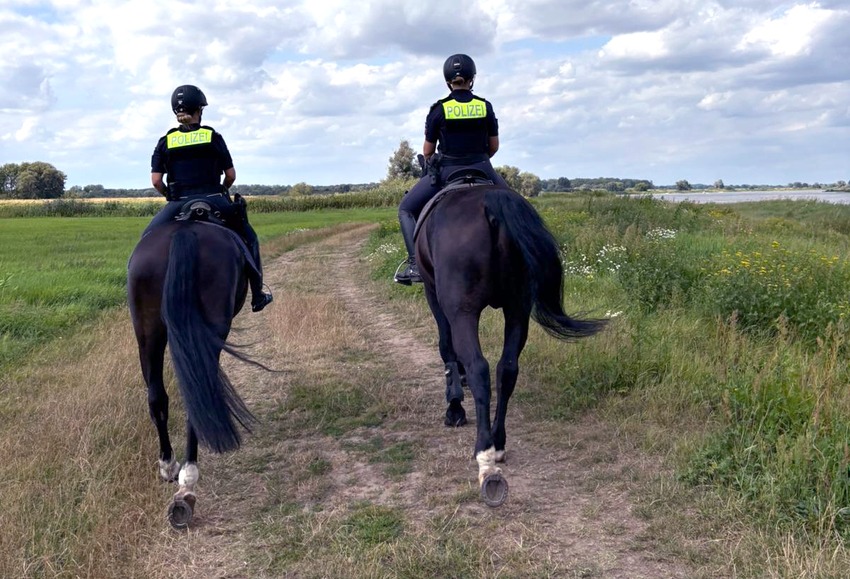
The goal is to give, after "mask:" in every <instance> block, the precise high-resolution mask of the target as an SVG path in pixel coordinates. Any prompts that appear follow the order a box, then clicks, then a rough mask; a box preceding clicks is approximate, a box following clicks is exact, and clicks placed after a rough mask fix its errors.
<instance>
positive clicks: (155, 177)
mask: <svg viewBox="0 0 850 579" xmlns="http://www.w3.org/2000/svg"><path fill="white" fill-rule="evenodd" d="M163 175H164V173H151V185H153V188H154V189H156V190H157V191H159V194H160V195H165V183H164V182H163V181H162V176H163Z"/></svg>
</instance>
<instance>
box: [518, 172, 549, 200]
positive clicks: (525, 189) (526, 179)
mask: <svg viewBox="0 0 850 579" xmlns="http://www.w3.org/2000/svg"><path fill="white" fill-rule="evenodd" d="M519 181H520V185H519V190H518V191H519V193H520V194H522V195H523V196H525V197H537V196H538V195H539V194H540V190H541V189H542V188H543V185H542V184H541V183H540V177H538V176H537V175H535V174H534V173H520V176H519Z"/></svg>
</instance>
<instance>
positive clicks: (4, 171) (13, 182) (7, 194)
mask: <svg viewBox="0 0 850 579" xmlns="http://www.w3.org/2000/svg"><path fill="white" fill-rule="evenodd" d="M20 171H21V167H20V165H16V164H15V163H6V164H5V165H3V166H0V198H4V199H11V198H12V197H14V196H15V189H17V187H18V173H19V172H20Z"/></svg>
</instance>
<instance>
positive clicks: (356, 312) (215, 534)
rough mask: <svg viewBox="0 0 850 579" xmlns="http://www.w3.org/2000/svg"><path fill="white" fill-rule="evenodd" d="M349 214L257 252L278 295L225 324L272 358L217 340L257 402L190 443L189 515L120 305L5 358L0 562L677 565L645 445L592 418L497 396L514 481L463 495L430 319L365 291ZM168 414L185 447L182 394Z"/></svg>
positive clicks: (404, 303) (429, 570) (237, 568)
mask: <svg viewBox="0 0 850 579" xmlns="http://www.w3.org/2000/svg"><path fill="white" fill-rule="evenodd" d="M361 227H362V226H357V227H355V228H354V229H350V228H345V229H340V230H337V232H336V233H337V234H336V235H334V236H332V237H331V238H330V239H329V240H328V241H327V242H322V241H319V242H317V243H315V244H312V245H310V246H309V247H305V248H303V249H299V250H298V251H296V252H292V253H289V254H287V255H284V256H283V257H281V258H279V259H278V260H272V259H268V260H267V261H266V264H267V276H268V283H269V284H270V285H271V286H272V287H273V288H274V289H275V303H274V304H272V306H270V307H269V308H268V309H267V310H266V311H264V312H263V314H261V315H255V314H251V313H250V312H248V313H245V314H243V315H241V316H240V317H239V318H238V319H237V326H238V327H240V328H241V329H240V330H239V331H237V332H235V334H234V336H233V338H234V341H236V342H237V343H239V342H249V343H254V346H252V347H251V348H250V351H251V353H252V354H253V355H254V356H255V357H256V358H257V359H259V360H260V361H262V362H265V363H267V364H269V365H271V366H272V367H274V368H276V369H278V370H280V371H279V372H275V373H267V372H264V371H262V370H260V369H257V368H255V367H252V366H247V365H244V364H241V363H238V362H236V361H233V360H230V359H227V360H226V361H225V368H226V370H227V372H228V374H229V375H230V376H231V379H232V381H233V382H234V384H235V385H236V387H237V389H238V390H239V392H240V393H241V394H242V395H243V397H244V398H245V400H246V402H247V403H248V404H249V406H250V407H251V409H252V410H253V411H254V412H255V413H256V415H257V416H258V418H259V422H258V424H257V425H256V428H255V430H254V432H253V433H252V434H251V435H249V436H247V437H246V442H245V444H244V446H243V448H241V449H240V450H239V451H237V452H235V453H232V454H228V455H220V456H211V455H209V454H208V453H204V452H202V455H201V459H200V470H201V477H202V478H201V483H200V486H199V506H198V510H197V512H196V519H195V521H194V523H193V526H192V528H191V529H190V530H189V531H188V532H185V533H175V532H173V531H171V530H170V528H168V526H167V524H166V523H165V520H164V516H163V515H164V509H165V505H166V502H167V499H168V496H169V495H170V493H171V492H173V489H172V487H170V486H166V485H161V484H159V483H158V482H157V481H156V476H155V469H154V462H155V458H156V454H157V448H156V439H155V434H154V430H153V427H152V426H151V424H150V422H149V419H148V415H147V404H146V396H145V391H144V387H143V385H142V381H141V377H140V376H139V371H138V363H137V360H136V351H135V344H134V340H133V338H132V335H131V332H130V329H129V321H128V320H127V317H126V313H124V312H123V311H121V312H113V313H111V314H110V315H108V316H106V317H105V318H104V319H103V320H102V321H101V323H99V324H98V325H96V326H93V327H92V328H91V329H90V331H88V332H86V333H85V335H84V336H82V337H81V340H80V341H79V342H77V341H75V342H69V343H68V344H64V345H57V346H56V347H54V348H52V349H51V350H50V351H49V352H45V355H44V356H43V357H42V358H41V359H40V360H39V364H36V365H34V366H32V367H31V368H29V369H25V370H22V371H21V372H19V373H18V374H17V375H16V376H15V377H13V378H11V379H9V378H7V379H5V381H4V382H2V389H3V391H2V396H0V400H3V406H2V407H0V408H2V416H3V419H4V420H3V425H2V426H0V435H2V436H0V453H2V455H3V456H5V457H9V458H8V459H7V460H6V461H5V463H4V464H3V466H2V467H0V469H2V471H0V477H2V478H0V480H2V481H3V482H2V494H0V501H2V504H0V507H2V508H0V528H2V529H3V532H2V535H0V537H2V539H0V576H4V577H5V576H9V577H77V576H80V577H105V578H111V577H168V578H173V577H205V578H206V577H222V578H223V577H251V578H255V577H497V576H498V577H635V578H636V577H683V576H695V575H694V574H693V573H689V572H688V571H687V569H686V567H685V566H683V565H681V564H679V563H677V562H676V557H677V553H679V552H680V551H676V550H675V549H673V548H671V549H669V550H666V551H665V550H663V549H660V548H659V545H658V544H657V543H656V542H655V541H654V540H653V539H652V538H651V537H649V536H647V532H648V527H647V525H646V524H645V523H643V522H642V520H641V519H640V517H639V516H636V515H635V514H634V513H633V512H632V509H633V507H634V505H633V504H632V503H631V499H630V492H631V490H632V486H633V485H634V484H642V483H643V482H644V480H645V478H646V477H647V474H646V473H647V472H651V471H652V469H653V463H652V462H651V461H648V462H643V461H642V459H641V457H640V456H632V455H633V454H634V450H635V449H634V447H633V446H632V445H631V444H629V443H628V442H621V441H617V440H616V437H615V434H616V433H614V432H612V430H611V429H610V427H609V425H606V424H604V423H601V422H595V421H593V420H585V421H576V422H573V423H551V422H546V421H542V420H537V419H534V418H531V417H530V415H531V414H533V413H530V412H529V413H528V414H524V410H523V408H522V405H521V404H518V405H516V406H515V407H513V408H512V410H511V415H510V417H509V427H510V428H511V430H510V432H509V437H510V438H509V459H508V460H509V462H508V464H507V465H506V469H507V470H506V472H507V474H508V477H509V480H510V484H511V498H510V499H509V501H508V503H506V504H505V505H504V506H503V507H501V508H499V509H488V508H487V507H485V506H483V505H482V504H481V502H480V501H479V499H478V496H477V495H478V493H477V489H476V488H475V487H474V480H475V467H474V462H473V461H472V460H471V449H472V445H473V440H474V431H473V430H472V428H464V429H447V428H445V427H443V426H442V414H443V410H444V402H443V388H444V381H443V379H442V373H441V370H442V363H441V362H440V360H439V358H438V355H437V352H436V347H435V344H434V340H435V332H434V327H433V321H432V320H431V319H430V316H429V314H428V312H427V309H425V308H423V305H422V304H421V303H413V302H411V301H409V300H397V301H393V302H392V303H389V304H388V303H387V302H386V301H385V300H384V299H383V298H382V297H381V296H380V294H377V293H376V287H375V284H372V283H370V282H369V281H368V273H367V272H366V271H365V270H366V268H367V265H365V264H363V263H359V262H358V257H357V255H358V254H357V249H356V244H357V243H358V242H359V241H360V240H362V237H363V235H364V233H365V232H364V231H362V230H361V229H360V228H361ZM349 229H350V230H349ZM304 235H306V236H311V235H317V234H315V233H312V232H306V233H305V234H304ZM318 235H319V237H321V234H318ZM287 237H289V236H287ZM290 241H291V240H290ZM302 241H303V240H302ZM267 245H271V244H267ZM265 249H266V250H267V251H269V252H275V253H276V252H278V251H279V252H283V251H285V248H283V249H282V248H280V247H278V248H272V247H265ZM328 272H333V275H332V276H331V277H330V278H329V277H328ZM380 291H384V290H380ZM521 386H522V387H524V386H526V385H524V384H523V385H521ZM172 390H173V388H172ZM177 398H178V397H177V396H172V401H173V402H176V399H177ZM467 409H468V410H471V405H470V401H469V399H468V402H467ZM171 416H172V420H171V422H172V425H173V426H172V434H173V435H174V441H175V443H176V445H175V446H176V447H177V448H178V450H177V452H178V455H182V452H181V449H180V447H181V446H182V438H178V436H179V434H178V433H177V431H178V430H179V423H180V422H182V420H183V415H182V412H181V411H180V409H179V404H173V412H172V414H171ZM175 425H176V426H178V428H174V426H175Z"/></svg>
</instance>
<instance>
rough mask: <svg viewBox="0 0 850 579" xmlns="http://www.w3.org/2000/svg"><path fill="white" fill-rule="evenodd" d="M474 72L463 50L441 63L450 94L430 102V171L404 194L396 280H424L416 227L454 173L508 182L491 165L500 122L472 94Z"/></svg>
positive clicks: (427, 148) (426, 149)
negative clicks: (469, 171)
mask: <svg viewBox="0 0 850 579" xmlns="http://www.w3.org/2000/svg"><path fill="white" fill-rule="evenodd" d="M475 73H476V70H475V62H473V60H472V59H471V58H470V57H469V56H467V55H465V54H453V55H452V56H450V57H448V58H447V59H446V62H445V64H443V76H444V77H445V79H446V86H448V88H449V90H450V91H451V93H450V94H449V96H447V97H446V98H444V99H440V100H438V101H437V102H436V103H434V104H433V105H431V109H430V110H429V111H428V116H427V117H426V118H425V143H424V144H423V145H422V155H423V156H424V157H425V161H426V165H427V167H428V171H427V172H426V173H425V174H424V175H423V176H422V178H421V179H420V180H419V181H418V182H417V183H416V184H415V185H414V186H413V188H412V189H410V191H408V192H407V194H405V196H404V198H403V199H402V200H401V204H400V205H399V208H398V221H399V224H400V226H401V234H402V237H403V238H404V245H405V248H406V249H407V267H406V269H405V270H404V271H403V272H401V273H397V274H396V275H395V277H394V279H395V281H397V282H398V283H401V284H404V285H410V284H411V283H419V282H421V281H422V278H421V277H420V276H419V270H418V268H417V266H416V258H415V257H414V249H413V231H414V229H415V227H416V220H417V219H418V218H419V213H420V212H421V211H422V208H423V207H425V205H426V204H427V203H428V201H429V200H430V199H431V198H432V197H434V195H436V194H437V193H438V192H439V190H440V189H441V188H442V187H443V185H444V183H443V181H444V180H445V179H446V177H448V175H449V174H450V173H452V172H454V171H455V170H457V168H458V167H460V166H463V167H473V168H476V169H478V170H480V171H483V172H484V173H485V174H486V175H487V176H488V177H489V178H490V180H492V181H493V182H494V183H496V184H498V185H502V186H504V187H507V186H508V184H507V183H506V182H505V180H504V179H503V178H502V176H501V175H499V174H498V173H497V172H496V171H495V169H493V166H492V165H491V164H490V157H492V156H493V155H495V154H496V151H498V150H499V122H498V120H497V119H496V115H495V113H494V112H493V105H491V104H490V102H489V101H488V100H487V99H484V98H482V97H479V96H475V95H473V94H472V84H473V82H475ZM435 153H438V154H436V155H435ZM432 176H435V177H436V178H432Z"/></svg>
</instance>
